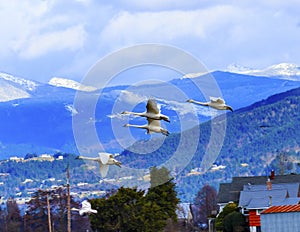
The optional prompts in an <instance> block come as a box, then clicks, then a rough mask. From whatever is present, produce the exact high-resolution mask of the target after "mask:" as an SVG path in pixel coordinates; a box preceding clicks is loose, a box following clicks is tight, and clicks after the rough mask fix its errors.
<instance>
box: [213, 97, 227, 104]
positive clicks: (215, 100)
mask: <svg viewBox="0 0 300 232" xmlns="http://www.w3.org/2000/svg"><path fill="white" fill-rule="evenodd" d="M210 101H211V102H213V103H218V104H225V101H224V99H222V98H220V97H210Z"/></svg>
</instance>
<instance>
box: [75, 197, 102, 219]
mask: <svg viewBox="0 0 300 232" xmlns="http://www.w3.org/2000/svg"><path fill="white" fill-rule="evenodd" d="M71 210H73V211H78V212H79V215H80V216H83V215H85V214H91V213H97V210H95V209H92V206H91V203H90V202H88V201H87V200H84V201H83V202H81V209H77V208H72V209H71Z"/></svg>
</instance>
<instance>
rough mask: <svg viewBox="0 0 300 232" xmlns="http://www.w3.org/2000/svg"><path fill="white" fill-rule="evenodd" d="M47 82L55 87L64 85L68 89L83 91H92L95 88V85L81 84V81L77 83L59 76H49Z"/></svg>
mask: <svg viewBox="0 0 300 232" xmlns="http://www.w3.org/2000/svg"><path fill="white" fill-rule="evenodd" d="M48 84H50V85H53V86H56V87H64V88H69V89H75V90H80V91H85V92H92V91H95V90H96V89H97V88H96V87H93V86H86V85H82V84H81V83H79V82H77V81H74V80H70V79H65V78H61V77H53V78H51V80H50V81H49V83H48Z"/></svg>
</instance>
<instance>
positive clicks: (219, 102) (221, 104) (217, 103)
mask: <svg viewBox="0 0 300 232" xmlns="http://www.w3.org/2000/svg"><path fill="white" fill-rule="evenodd" d="M209 99H210V101H209V102H199V101H195V100H193V99H189V100H187V102H191V103H195V104H198V105H202V106H209V107H211V108H214V109H217V110H230V111H233V109H232V108H231V107H230V106H228V105H226V104H225V101H224V99H222V98H220V97H218V98H216V97H209Z"/></svg>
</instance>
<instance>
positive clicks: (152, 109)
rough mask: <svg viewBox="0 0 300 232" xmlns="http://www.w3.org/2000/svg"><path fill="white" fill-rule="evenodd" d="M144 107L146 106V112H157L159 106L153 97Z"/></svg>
mask: <svg viewBox="0 0 300 232" xmlns="http://www.w3.org/2000/svg"><path fill="white" fill-rule="evenodd" d="M146 108H147V113H154V114H159V108H158V107H157V103H156V100H155V99H149V100H148V102H147V106H146Z"/></svg>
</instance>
